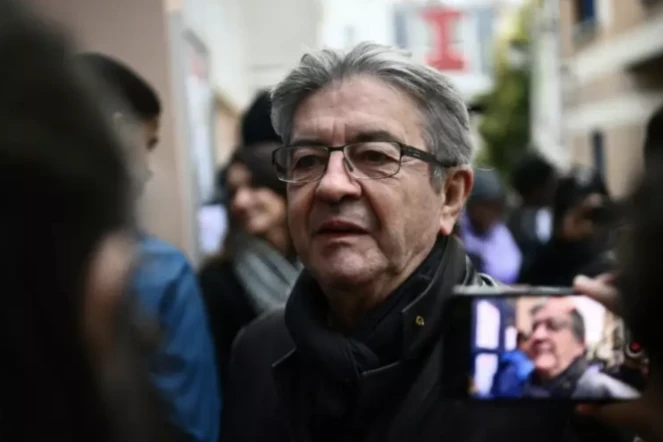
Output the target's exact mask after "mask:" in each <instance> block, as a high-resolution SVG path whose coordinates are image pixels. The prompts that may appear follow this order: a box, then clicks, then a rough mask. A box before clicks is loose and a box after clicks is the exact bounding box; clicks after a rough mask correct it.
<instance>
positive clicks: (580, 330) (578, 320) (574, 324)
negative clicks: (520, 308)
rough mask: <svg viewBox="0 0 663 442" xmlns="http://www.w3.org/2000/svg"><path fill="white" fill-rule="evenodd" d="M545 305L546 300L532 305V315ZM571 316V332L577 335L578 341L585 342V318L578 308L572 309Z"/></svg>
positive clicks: (574, 335)
mask: <svg viewBox="0 0 663 442" xmlns="http://www.w3.org/2000/svg"><path fill="white" fill-rule="evenodd" d="M545 305H546V303H545V302H542V303H541V304H537V305H535V306H534V307H532V310H530V314H531V315H532V316H534V315H536V314H537V313H538V312H539V311H540V310H541V309H542V308H543V307H544V306H545ZM569 316H570V318H571V334H573V337H575V338H576V340H577V341H578V342H581V343H583V344H584V343H585V339H586V336H585V319H584V318H583V317H582V315H581V314H580V312H579V311H578V309H576V308H573V309H571V311H570V312H569Z"/></svg>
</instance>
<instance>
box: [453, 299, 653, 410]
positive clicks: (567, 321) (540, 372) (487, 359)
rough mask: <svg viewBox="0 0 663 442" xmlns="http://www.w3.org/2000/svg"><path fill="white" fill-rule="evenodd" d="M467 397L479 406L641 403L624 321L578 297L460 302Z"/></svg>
mask: <svg viewBox="0 0 663 442" xmlns="http://www.w3.org/2000/svg"><path fill="white" fill-rule="evenodd" d="M464 303H465V305H466V310H467V313H468V315H466V320H467V319H469V327H470V329H469V333H464V334H463V335H464V339H467V338H468V337H469V342H467V344H466V345H467V347H468V351H467V352H466V353H465V357H467V358H469V361H467V362H468V364H467V365H464V366H465V367H467V368H468V369H469V370H470V373H469V379H470V382H469V384H470V385H469V391H468V395H469V396H470V397H471V398H473V399H477V400H500V399H534V400H536V399H544V400H545V399H573V400H578V401H596V400H600V401H610V400H624V399H633V398H636V397H638V396H639V391H638V388H639V387H641V385H643V384H641V383H640V380H641V379H640V377H643V376H644V373H645V371H644V369H643V368H642V367H639V366H638V363H637V361H634V360H633V358H630V359H629V358H627V357H625V352H624V348H625V346H627V347H628V346H629V345H628V344H627V343H626V332H625V330H624V324H623V322H622V320H621V319H620V318H618V317H616V316H615V315H613V314H612V313H610V312H609V311H607V310H606V309H605V308H604V307H603V306H602V305H600V304H599V303H597V302H595V301H593V300H591V299H589V298H586V297H584V296H575V295H567V296H560V295H552V296H551V295H548V296H540V295H537V294H535V293H518V294H504V295H501V296H480V295H479V296H471V297H466V298H464Z"/></svg>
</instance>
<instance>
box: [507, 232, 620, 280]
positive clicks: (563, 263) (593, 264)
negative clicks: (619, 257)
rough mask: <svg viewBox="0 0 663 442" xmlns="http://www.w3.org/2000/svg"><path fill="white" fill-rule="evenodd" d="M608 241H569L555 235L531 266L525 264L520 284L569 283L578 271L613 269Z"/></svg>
mask: <svg viewBox="0 0 663 442" xmlns="http://www.w3.org/2000/svg"><path fill="white" fill-rule="evenodd" d="M608 246H609V243H608V241H607V240H605V241H603V240H600V239H598V238H597V239H596V240H594V241H591V242H590V241H584V242H578V243H568V242H565V241H562V240H559V239H555V238H553V239H552V240H550V242H548V244H546V245H545V246H543V247H542V248H541V250H540V252H539V253H538V254H537V256H536V258H534V260H533V262H532V263H531V265H530V266H529V267H528V268H524V269H523V270H522V271H521V273H520V277H519V278H518V282H519V283H520V284H530V285H544V286H559V287H566V286H571V285H572V284H573V278H575V277H576V276H577V275H585V276H589V277H594V276H598V275H600V274H601V273H605V272H607V271H610V270H611V269H612V262H611V260H610V257H609V247H608Z"/></svg>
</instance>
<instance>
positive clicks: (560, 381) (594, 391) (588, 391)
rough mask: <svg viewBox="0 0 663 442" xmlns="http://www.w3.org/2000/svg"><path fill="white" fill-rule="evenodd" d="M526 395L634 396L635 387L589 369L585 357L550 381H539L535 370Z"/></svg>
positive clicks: (612, 397)
mask: <svg viewBox="0 0 663 442" xmlns="http://www.w3.org/2000/svg"><path fill="white" fill-rule="evenodd" d="M524 394H525V396H526V397H544V398H568V397H571V398H578V399H579V400H583V399H584V400H588V399H591V400H594V399H596V400H609V399H617V400H624V399H634V398H637V397H638V396H639V393H638V391H637V390H636V389H634V388H633V387H631V386H629V385H627V384H625V383H624V382H621V381H619V380H617V379H614V378H612V377H610V376H608V375H607V374H605V373H601V372H600V371H595V370H590V369H589V366H588V364H587V361H586V360H585V359H584V358H578V359H577V360H576V361H574V362H573V363H572V364H571V365H570V366H569V367H568V368H567V369H566V370H564V372H562V373H561V374H560V375H559V376H557V377H556V378H555V379H553V380H550V381H548V382H545V383H543V382H540V381H539V379H538V377H537V375H536V372H534V373H532V375H531V376H530V378H529V379H528V380H527V382H526V385H525V392H524Z"/></svg>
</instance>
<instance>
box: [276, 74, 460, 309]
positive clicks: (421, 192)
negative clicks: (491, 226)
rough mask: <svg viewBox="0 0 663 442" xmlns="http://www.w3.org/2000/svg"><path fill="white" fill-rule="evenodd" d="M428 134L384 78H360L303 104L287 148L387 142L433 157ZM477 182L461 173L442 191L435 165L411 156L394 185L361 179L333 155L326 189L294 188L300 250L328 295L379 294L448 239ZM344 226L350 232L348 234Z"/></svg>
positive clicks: (291, 217)
mask: <svg viewBox="0 0 663 442" xmlns="http://www.w3.org/2000/svg"><path fill="white" fill-rule="evenodd" d="M423 135H424V117H423V115H422V113H421V111H420V109H419V107H418V106H417V104H416V103H415V101H414V100H412V99H411V98H410V97H409V96H408V95H407V94H405V93H402V92H400V91H399V90H398V89H396V88H394V87H392V86H389V85H387V84H385V83H384V82H382V81H380V80H377V79H374V78H370V77H356V78H352V79H348V80H345V81H343V82H342V83H336V84H333V85H330V86H328V87H326V88H324V89H322V90H320V91H318V92H316V93H314V94H313V95H311V96H310V97H308V98H307V99H305V100H304V101H303V102H302V103H301V104H300V105H299V107H298V109H297V112H296V114H295V118H294V125H293V133H292V139H291V140H290V144H302V143H310V144H317V145H324V146H342V145H345V144H348V143H352V142H361V141H378V140H381V141H398V142H401V143H404V144H407V145H410V146H413V147H416V148H419V149H422V150H428V149H427V147H426V144H425V143H424V136H423ZM471 180H472V175H471V172H470V171H467V170H462V171H455V172H452V174H451V176H449V177H448V178H447V180H446V182H445V185H444V188H443V189H442V190H441V191H437V190H436V189H434V188H433V186H432V185H431V182H430V172H429V165H428V164H427V163H425V162H423V161H420V160H416V159H413V158H410V157H403V160H402V167H401V170H400V172H399V173H398V174H396V175H394V176H392V177H389V178H384V179H378V180H358V179H355V178H353V177H352V176H351V175H350V174H349V172H348V170H347V169H346V165H345V164H344V162H343V153H342V152H334V153H332V154H331V156H330V158H329V163H328V166H327V171H326V174H325V175H324V176H323V177H322V179H321V180H320V181H317V182H312V183H304V184H289V186H288V221H289V227H290V232H291V235H292V238H293V242H294V245H295V247H296V249H297V252H298V253H299V256H300V257H301V259H302V262H303V263H304V264H305V266H306V267H307V268H308V269H309V270H310V271H311V272H312V274H313V275H314V276H315V277H316V279H317V280H318V282H319V283H320V284H321V286H322V287H323V288H325V287H328V288H332V289H337V290H346V291H350V292H356V291H357V289H359V288H362V287H363V288H364V289H366V290H367V291H372V292H373V293H374V294H375V295H376V296H378V297H379V296H382V294H384V293H389V292H390V291H391V290H393V289H394V288H395V287H396V286H397V285H398V284H400V282H402V281H403V280H404V279H405V278H406V277H407V276H408V275H409V274H410V273H412V271H414V269H415V268H416V267H417V265H418V264H419V263H420V262H421V261H422V260H423V259H424V257H425V256H426V255H427V254H428V252H429V251H430V249H431V247H432V245H433V243H434V241H435V239H436V236H437V235H438V233H440V232H442V233H444V234H449V233H450V232H451V230H452V228H453V224H454V222H455V220H456V218H457V216H458V212H459V211H460V209H461V207H462V204H463V203H464V200H465V199H466V197H467V191H468V190H469V187H470V186H471ZM459 188H460V190H459ZM348 226H354V228H353V229H351V231H342V230H343V229H342V228H343V227H348ZM346 230H347V229H346ZM377 293H380V294H377Z"/></svg>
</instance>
